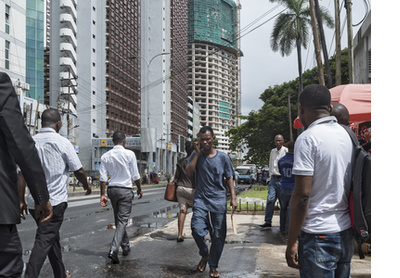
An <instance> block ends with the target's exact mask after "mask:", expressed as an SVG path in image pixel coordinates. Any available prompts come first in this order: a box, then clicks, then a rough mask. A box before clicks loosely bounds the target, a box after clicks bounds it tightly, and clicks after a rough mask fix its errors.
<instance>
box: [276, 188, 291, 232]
mask: <svg viewBox="0 0 400 278" xmlns="http://www.w3.org/2000/svg"><path fill="white" fill-rule="evenodd" d="M292 193H293V190H289V189H281V195H280V196H279V201H280V205H281V213H280V215H279V218H280V232H281V233H282V234H286V235H287V234H288V232H289V214H290V199H291V198H292Z"/></svg>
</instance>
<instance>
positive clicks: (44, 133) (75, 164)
mask: <svg viewBox="0 0 400 278" xmlns="http://www.w3.org/2000/svg"><path fill="white" fill-rule="evenodd" d="M33 140H34V141H35V143H36V149H37V151H38V154H39V157H40V160H41V162H42V167H43V170H44V174H45V176H46V182H47V188H48V190H49V194H50V203H51V205H52V206H56V205H58V204H60V203H63V202H67V200H68V177H69V172H75V171H78V170H79V169H80V168H82V163H81V161H80V160H79V158H78V155H77V154H76V152H75V149H74V147H73V146H72V144H71V142H70V141H69V140H68V139H66V138H64V137H62V136H61V135H60V134H58V133H57V132H56V131H55V130H54V129H52V128H42V129H40V131H39V133H38V134H36V135H35V136H33ZM28 208H29V209H33V208H34V201H33V198H32V196H31V195H30V194H29V196H28Z"/></svg>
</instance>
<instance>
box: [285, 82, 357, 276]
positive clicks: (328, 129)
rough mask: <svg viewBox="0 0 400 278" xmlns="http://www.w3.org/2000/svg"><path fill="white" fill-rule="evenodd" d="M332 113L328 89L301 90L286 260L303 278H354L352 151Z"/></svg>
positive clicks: (350, 143)
mask: <svg viewBox="0 0 400 278" xmlns="http://www.w3.org/2000/svg"><path fill="white" fill-rule="evenodd" d="M331 110H332V105H331V95H330V92H329V90H328V89H327V88H326V87H325V86H322V85H309V86H307V87H306V88H305V89H304V90H303V91H302V92H301V94H300V97H299V116H300V120H301V122H302V123H303V125H304V127H305V128H306V130H305V131H304V132H303V133H302V134H301V135H300V136H299V137H298V138H297V140H296V145H295V151H294V164H293V174H295V175H296V179H295V187H294V190H293V194H292V200H291V203H290V224H289V237H288V244H287V249H286V260H287V263H288V265H289V266H290V267H293V268H297V269H300V276H301V277H302V278H304V277H310V278H311V277H350V265H351V258H352V256H353V253H354V238H353V232H352V228H351V220H350V214H349V204H348V200H349V194H350V185H351V176H352V163H353V161H354V158H353V154H354V147H353V144H352V141H351V139H350V136H349V135H348V133H347V132H346V131H345V130H344V128H343V127H342V126H340V125H339V124H338V123H337V120H336V118H335V117H334V116H330V114H331ZM297 241H298V243H297ZM296 253H298V262H297V260H296Z"/></svg>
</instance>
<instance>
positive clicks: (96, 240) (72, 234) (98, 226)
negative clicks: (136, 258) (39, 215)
mask: <svg viewBox="0 0 400 278" xmlns="http://www.w3.org/2000/svg"><path fill="white" fill-rule="evenodd" d="M164 190H165V189H164V187H152V188H144V189H143V198H142V199H137V196H136V194H135V200H134V201H133V207H132V213H131V221H130V223H129V227H128V228H127V232H128V235H129V237H130V240H132V239H134V238H135V237H138V236H140V235H142V234H145V233H147V232H150V231H153V230H156V229H159V228H161V227H163V226H164V225H165V224H167V223H168V222H170V221H172V220H174V219H176V217H177V215H178V213H179V210H178V208H177V207H178V206H177V203H172V202H168V201H165V200H164V199H163V197H164ZM82 195H83V193H82ZM113 222H114V217H113V211H112V208H111V204H110V203H109V205H108V206H107V207H101V206H100V197H99V195H98V193H97V194H96V195H91V196H80V197H73V198H70V199H69V201H68V208H67V210H66V213H65V216H64V223H63V224H62V226H61V232H60V237H61V246H62V248H63V261H64V264H65V266H66V268H67V269H68V270H70V271H71V272H75V271H74V270H79V271H80V273H82V274H84V273H85V269H86V270H87V271H88V272H87V274H88V276H87V277H89V276H92V275H91V274H90V273H92V274H93V270H94V269H97V270H99V271H103V270H104V269H107V268H108V265H109V261H110V260H109V259H108V258H107V253H108V251H109V249H110V244H111V240H112V237H113V235H114V231H115V230H114V229H112V226H113ZM18 231H19V235H20V238H21V241H22V247H23V250H24V251H23V260H24V262H25V263H26V262H27V261H28V260H29V256H30V252H31V248H32V247H33V243H34V238H35V231H36V224H35V222H34V220H33V218H32V216H31V215H28V216H27V219H26V220H22V223H21V224H20V225H18ZM110 275H111V276H110V277H114V275H113V274H110ZM116 275H117V274H116ZM52 276H53V275H52V270H51V266H50V264H49V262H48V260H46V262H45V265H44V266H43V268H42V271H41V273H40V277H52ZM82 277H84V276H82ZM115 277H118V275H117V276H115Z"/></svg>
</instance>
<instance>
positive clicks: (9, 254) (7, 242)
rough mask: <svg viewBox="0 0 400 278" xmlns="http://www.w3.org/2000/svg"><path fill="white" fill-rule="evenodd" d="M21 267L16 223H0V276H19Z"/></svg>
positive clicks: (19, 242) (22, 266)
mask: <svg viewBox="0 0 400 278" xmlns="http://www.w3.org/2000/svg"><path fill="white" fill-rule="evenodd" d="M23 268H24V263H23V261H22V244H21V240H20V239H19V236H18V231H17V225H15V224H10V225H6V224H2V225H0V277H21V274H22V269H23Z"/></svg>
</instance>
